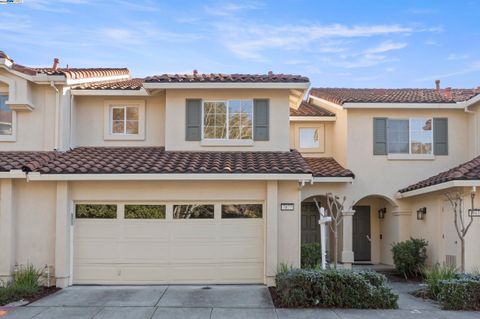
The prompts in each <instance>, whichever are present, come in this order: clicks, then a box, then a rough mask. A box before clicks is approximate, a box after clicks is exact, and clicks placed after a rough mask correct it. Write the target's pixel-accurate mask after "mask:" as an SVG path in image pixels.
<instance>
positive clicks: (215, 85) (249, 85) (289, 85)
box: [143, 82, 310, 90]
mask: <svg viewBox="0 0 480 319" xmlns="http://www.w3.org/2000/svg"><path fill="white" fill-rule="evenodd" d="M143 87H144V88H146V89H302V90H306V89H308V88H309V87H310V82H299V83H295V82H286V83H284V82H280V83H265V82H262V83H258V82H246V83H245V82H240V83H237V82H233V83H231V82H226V83H225V82H209V83H203V82H190V83H143Z"/></svg>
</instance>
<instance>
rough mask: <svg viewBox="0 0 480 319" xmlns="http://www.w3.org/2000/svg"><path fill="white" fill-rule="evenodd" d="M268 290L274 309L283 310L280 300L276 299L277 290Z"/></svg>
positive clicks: (270, 288)
mask: <svg viewBox="0 0 480 319" xmlns="http://www.w3.org/2000/svg"><path fill="white" fill-rule="evenodd" d="M268 290H269V291H270V296H272V301H273V305H274V306H275V308H284V307H283V305H282V303H281V302H280V298H279V297H278V293H277V288H275V287H268Z"/></svg>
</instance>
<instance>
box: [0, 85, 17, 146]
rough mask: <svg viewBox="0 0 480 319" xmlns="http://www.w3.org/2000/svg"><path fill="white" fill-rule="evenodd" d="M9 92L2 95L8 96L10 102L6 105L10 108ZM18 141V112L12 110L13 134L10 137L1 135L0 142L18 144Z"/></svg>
mask: <svg viewBox="0 0 480 319" xmlns="http://www.w3.org/2000/svg"><path fill="white" fill-rule="evenodd" d="M5 93H7V92H1V91H0V94H1V95H7V96H8V100H7V101H6V103H5V104H7V106H8V102H9V99H10V96H9V95H8V94H5ZM16 141H17V111H15V110H12V134H10V135H1V134H0V142H16Z"/></svg>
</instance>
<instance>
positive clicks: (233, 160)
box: [33, 147, 310, 174]
mask: <svg viewBox="0 0 480 319" xmlns="http://www.w3.org/2000/svg"><path fill="white" fill-rule="evenodd" d="M33 170H34V171H38V172H40V173H42V174H139V173H143V174H153V173H156V174H168V173H170V174H189V173H190V174H199V173H204V174H212V173H219V174H222V173H229V174H309V173H310V167H309V166H308V165H307V163H306V162H305V161H304V160H303V158H302V156H301V155H300V153H298V152H297V151H290V152H187V151H165V149H164V148H163V147H79V148H76V149H73V150H71V151H68V152H66V153H63V154H61V155H59V156H58V157H56V158H55V159H53V160H51V161H49V162H48V163H46V164H45V165H43V166H42V167H40V168H36V169H33Z"/></svg>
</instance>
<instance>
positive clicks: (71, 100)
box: [68, 90, 73, 149]
mask: <svg viewBox="0 0 480 319" xmlns="http://www.w3.org/2000/svg"><path fill="white" fill-rule="evenodd" d="M72 131H73V94H72V90H70V130H69V133H68V134H69V137H68V148H69V149H72V145H73V143H72V136H73V132H72Z"/></svg>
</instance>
